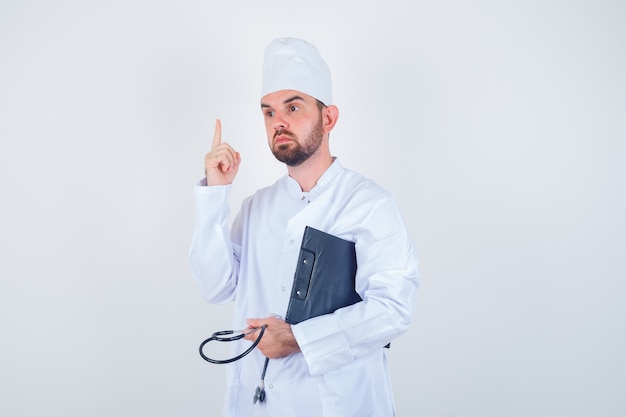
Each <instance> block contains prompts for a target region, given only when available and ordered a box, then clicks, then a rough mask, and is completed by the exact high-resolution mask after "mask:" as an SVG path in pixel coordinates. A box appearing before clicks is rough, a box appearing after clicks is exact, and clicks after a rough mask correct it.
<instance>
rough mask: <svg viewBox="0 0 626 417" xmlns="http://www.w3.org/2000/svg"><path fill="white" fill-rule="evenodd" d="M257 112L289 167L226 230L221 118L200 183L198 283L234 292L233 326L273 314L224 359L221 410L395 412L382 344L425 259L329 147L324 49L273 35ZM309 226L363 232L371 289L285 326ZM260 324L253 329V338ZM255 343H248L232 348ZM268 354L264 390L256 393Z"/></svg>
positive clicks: (214, 294) (360, 251)
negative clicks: (260, 395)
mask: <svg viewBox="0 0 626 417" xmlns="http://www.w3.org/2000/svg"><path fill="white" fill-rule="evenodd" d="M262 83H263V85H262V94H261V110H262V112H263V117H264V119H265V128H266V131H267V138H268V143H269V146H270V149H271V151H272V153H273V154H274V156H275V157H276V158H277V159H278V160H279V161H281V162H283V163H285V165H286V167H287V175H285V176H284V177H283V178H281V179H279V180H278V181H277V182H276V183H274V184H273V185H271V186H269V187H266V188H263V189H261V190H258V191H257V192H256V193H255V194H254V195H252V196H251V197H248V198H247V199H246V200H245V201H244V202H243V204H242V207H241V209H240V211H239V213H238V215H237V216H236V219H235V221H234V223H233V225H232V228H229V227H228V225H227V221H228V215H229V206H228V204H227V196H228V193H229V191H230V189H231V187H232V185H231V184H232V182H233V180H234V178H235V176H236V175H237V171H238V168H239V166H240V164H241V157H240V154H239V152H237V151H236V150H234V149H233V148H232V147H231V146H230V145H228V144H227V143H223V142H222V141H221V125H220V122H219V120H218V121H217V123H216V128H215V136H214V138H213V144H212V146H211V151H210V152H209V153H208V154H207V155H206V157H205V160H204V164H205V171H206V179H205V180H203V181H201V182H200V183H199V184H198V185H197V186H196V187H195V201H196V203H195V204H196V209H195V219H196V220H195V226H194V237H193V243H192V248H191V253H190V262H191V266H192V271H193V274H194V277H195V279H196V282H197V284H198V286H199V289H200V291H201V292H202V294H203V296H204V297H205V298H206V299H207V301H209V302H212V303H226V302H231V301H234V302H235V313H234V316H235V317H234V326H235V328H242V327H243V326H245V325H247V326H248V327H250V328H260V327H261V326H264V325H265V326H266V328H265V332H264V335H263V337H262V339H261V341H260V343H259V344H258V346H257V349H254V350H253V352H252V353H251V354H250V355H248V356H246V357H244V358H243V359H241V360H239V361H236V362H234V363H232V364H230V365H228V366H229V369H228V387H227V399H226V403H225V407H224V414H223V415H224V416H241V417H250V416H271V417H280V416H285V417H294V416H298V417H308V416H311V417H313V416H341V417H347V416H355V417H366V416H381V417H382V416H385V417H388V416H393V415H394V405H393V397H392V392H391V385H390V381H389V376H388V372H387V361H386V356H385V349H384V348H383V347H384V346H385V345H386V344H387V343H388V342H390V341H391V340H393V339H394V338H396V337H397V336H399V335H400V334H402V333H403V332H404V331H405V330H406V329H407V328H408V326H409V323H410V319H411V315H412V313H413V308H414V298H415V293H416V291H417V286H418V282H417V278H418V272H417V261H416V258H415V256H414V251H413V247H412V243H411V239H410V237H409V236H408V234H407V231H406V229H405V226H404V224H403V221H402V218H401V215H400V212H399V210H398V208H397V206H396V203H395V201H394V200H393V198H392V197H391V196H390V195H389V194H388V193H387V192H386V191H384V190H383V189H381V188H380V187H379V186H378V185H376V184H375V183H374V182H372V181H371V180H368V179H366V178H364V177H363V176H361V175H359V174H357V173H355V172H353V171H350V170H348V169H346V168H344V167H343V166H342V165H341V163H340V162H339V159H337V158H335V157H333V156H332V154H331V152H330V147H329V134H330V132H331V131H332V130H333V127H334V126H335V124H336V122H337V118H338V116H339V112H338V109H337V107H336V106H335V105H333V104H332V91H331V90H332V88H331V77H330V71H329V69H328V67H327V65H326V63H325V62H324V61H323V59H322V58H321V56H320V55H319V52H318V51H317V49H316V48H315V47H314V46H313V45H311V44H310V43H308V42H306V41H303V40H300V39H294V38H282V39H276V40H274V41H273V42H272V43H271V44H270V45H269V46H268V47H267V49H266V51H265V57H264V65H263V81H262ZM305 226H311V227H313V228H315V229H318V230H321V231H324V232H326V233H329V234H332V235H334V236H337V237H339V238H342V239H345V240H349V241H351V242H354V243H355V248H356V254H357V265H358V269H357V273H356V284H355V286H356V291H357V292H358V293H359V295H360V296H361V298H362V299H363V301H361V302H358V303H356V304H354V305H351V306H349V307H344V308H340V309H338V310H337V311H335V312H334V313H332V314H327V315H322V316H319V317H315V318H312V319H309V320H305V321H303V322H301V323H298V324H295V325H290V324H288V323H286V322H285V321H284V320H283V318H282V317H284V316H285V312H286V310H287V305H288V302H289V297H290V294H291V287H292V283H293V277H294V271H295V268H296V263H297V259H298V254H299V250H300V243H301V241H302V237H303V233H304V229H305ZM257 332H258V330H257V331H256V332H253V333H251V334H249V335H248V336H246V339H248V340H254V339H255V338H256V336H257ZM249 345H250V342H249V341H243V340H242V341H240V342H238V344H237V346H236V347H235V348H234V349H233V352H237V353H240V352H242V351H244V350H245V349H246V348H247V346H249ZM266 358H270V359H271V360H270V361H269V366H268V367H267V373H266V374H265V378H264V379H265V380H264V386H265V390H266V399H265V401H263V402H261V401H258V402H257V401H253V396H254V394H255V388H256V387H257V386H258V385H259V380H260V379H261V373H262V370H263V367H264V364H265V360H266Z"/></svg>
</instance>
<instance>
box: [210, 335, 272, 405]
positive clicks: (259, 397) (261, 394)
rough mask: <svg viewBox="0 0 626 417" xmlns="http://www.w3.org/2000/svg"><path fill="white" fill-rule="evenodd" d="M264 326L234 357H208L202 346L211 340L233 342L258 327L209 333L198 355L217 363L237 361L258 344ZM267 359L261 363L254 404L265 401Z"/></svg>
mask: <svg viewBox="0 0 626 417" xmlns="http://www.w3.org/2000/svg"><path fill="white" fill-rule="evenodd" d="M266 327H267V325H265V324H264V325H263V326H261V327H260V329H261V331H260V332H259V336H258V337H257V338H256V340H255V341H254V342H253V343H252V345H250V347H249V348H248V349H246V350H245V351H244V352H243V353H241V354H239V355H237V356H235V357H232V358H230V359H213V358H209V357H208V356H206V355H205V354H204V352H203V351H202V348H204V345H206V344H207V343H209V342H213V341H216V342H234V341H235V340H239V339H243V338H244V337H246V336H247V335H249V334H252V333H254V332H256V331H257V330H259V328H258V327H257V328H251V329H244V330H221V331H219V332H215V333H213V334H212V335H211V337H209V338H208V339H206V340H205V341H203V342H202V343H201V344H200V349H199V350H200V356H202V359H204V360H205V361H207V362H211V363H215V364H218V365H223V364H226V363H231V362H235V361H238V360H239V359H241V358H243V357H244V356H246V355H247V354H249V353H250V352H252V350H253V349H254V348H255V347H256V346H257V345H258V344H259V342H260V341H261V338H262V337H263V333H265V328H266ZM269 361H270V359H269V358H265V364H264V365H263V372H261V383H260V384H259V386H258V387H256V391H255V393H254V398H253V402H254V404H256V403H257V401H258V402H263V401H265V373H266V372H267V364H268V363H269Z"/></svg>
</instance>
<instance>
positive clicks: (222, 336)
mask: <svg viewBox="0 0 626 417" xmlns="http://www.w3.org/2000/svg"><path fill="white" fill-rule="evenodd" d="M265 327H266V326H265V325H263V326H261V331H260V332H259V336H258V337H257V338H256V340H255V341H254V342H253V343H252V345H250V347H249V348H248V349H246V350H245V351H244V352H243V353H241V354H239V355H237V356H235V357H233V358H230V359H213V358H209V357H208V356H206V355H205V354H204V352H203V351H202V349H203V348H204V345H206V344H207V343H209V342H212V341H216V342H234V341H235V340H239V339H242V338H243V337H245V336H246V333H244V332H243V331H242V332H241V334H238V335H235V336H229V335H232V334H234V333H238V331H235V330H222V331H219V332H215V333H213V334H212V335H211V337H209V338H208V339H206V340H204V341H203V342H202V343H201V344H200V348H199V351H200V356H202V359H204V360H205V361H207V362H210V363H215V364H218V365H224V364H227V363H231V362H235V361H238V360H239V359H241V358H243V357H244V356H246V355H247V354H249V353H250V352H252V350H253V349H254V348H255V347H256V346H257V345H258V344H259V342H260V341H261V338H262V337H263V333H265Z"/></svg>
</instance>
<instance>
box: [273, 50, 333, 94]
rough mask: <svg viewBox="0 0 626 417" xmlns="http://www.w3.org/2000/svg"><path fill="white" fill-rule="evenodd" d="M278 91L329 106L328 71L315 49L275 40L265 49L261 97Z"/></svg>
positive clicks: (330, 85) (329, 86)
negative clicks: (295, 92) (308, 98)
mask: <svg viewBox="0 0 626 417" xmlns="http://www.w3.org/2000/svg"><path fill="white" fill-rule="evenodd" d="M280 90H298V91H301V92H303V93H305V94H308V95H310V96H311V97H315V98H316V99H318V100H319V101H321V102H322V103H324V104H325V105H327V106H328V105H330V104H332V98H333V95H332V81H331V78H330V69H329V68H328V65H326V62H324V60H323V59H322V57H321V55H320V53H319V51H318V50H317V48H316V47H315V46H313V45H312V44H310V43H309V42H307V41H305V40H302V39H296V38H279V39H274V40H273V41H272V42H271V43H270V44H269V45H268V47H267V48H266V49H265V56H264V59H263V84H262V87H261V97H264V96H265V95H267V94H270V93H273V92H275V91H280Z"/></svg>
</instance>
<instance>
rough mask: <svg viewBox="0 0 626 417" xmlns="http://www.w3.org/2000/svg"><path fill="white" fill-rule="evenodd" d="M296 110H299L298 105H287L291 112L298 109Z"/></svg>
mask: <svg viewBox="0 0 626 417" xmlns="http://www.w3.org/2000/svg"><path fill="white" fill-rule="evenodd" d="M298 110H300V107H298V106H293V105H292V106H289V111H292V112H293V111H298Z"/></svg>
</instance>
